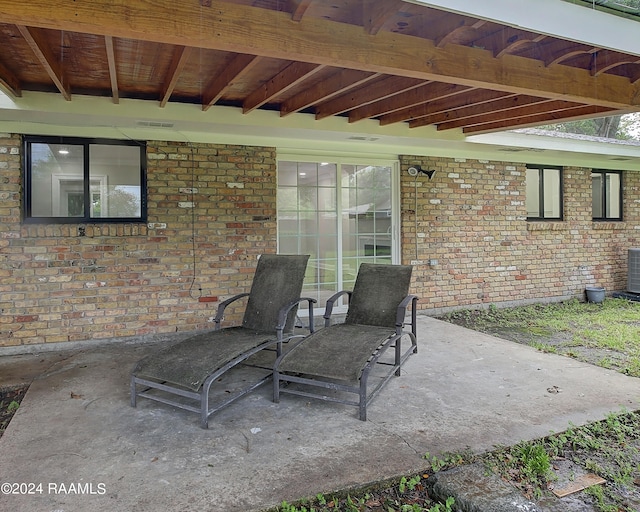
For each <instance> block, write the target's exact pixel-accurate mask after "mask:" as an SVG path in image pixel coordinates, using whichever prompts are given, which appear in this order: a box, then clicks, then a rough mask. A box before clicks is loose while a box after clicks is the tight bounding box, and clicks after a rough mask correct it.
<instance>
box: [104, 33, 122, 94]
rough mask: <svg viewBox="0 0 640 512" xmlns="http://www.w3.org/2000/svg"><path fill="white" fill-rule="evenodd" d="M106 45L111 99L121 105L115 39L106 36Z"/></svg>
mask: <svg viewBox="0 0 640 512" xmlns="http://www.w3.org/2000/svg"><path fill="white" fill-rule="evenodd" d="M104 45H105V48H106V50H107V62H108V63H109V80H110V82H111V97H112V98H113V102H114V103H116V104H118V103H120V95H119V93H118V73H117V71H116V52H115V50H114V48H113V37H111V36H104Z"/></svg>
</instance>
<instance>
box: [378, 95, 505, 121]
mask: <svg viewBox="0 0 640 512" xmlns="http://www.w3.org/2000/svg"><path fill="white" fill-rule="evenodd" d="M463 93H464V94H463ZM506 96H512V95H511V94H509V93H507V92H501V91H487V90H484V89H482V90H478V91H474V92H473V94H470V93H469V91H466V90H463V91H461V92H460V93H458V94H454V95H452V96H448V97H445V98H441V99H438V100H435V101H429V102H428V103H423V104H421V105H417V106H415V107H411V108H408V109H403V110H399V111H397V112H392V113H391V114H388V115H386V116H382V117H381V118H380V125H381V126H385V125H388V124H393V123H399V122H402V121H411V122H410V123H409V126H411V125H412V123H413V124H414V125H415V126H420V125H419V124H417V123H418V122H419V121H417V120H418V119H420V118H421V117H426V116H430V115H433V114H436V113H438V112H446V111H448V110H453V109H456V108H460V107H463V106H465V105H469V104H477V103H486V102H489V101H493V100H496V99H499V98H504V97H506Z"/></svg>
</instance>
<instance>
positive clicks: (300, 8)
mask: <svg viewBox="0 0 640 512" xmlns="http://www.w3.org/2000/svg"><path fill="white" fill-rule="evenodd" d="M296 3H297V5H296V7H295V9H294V10H293V14H292V15H291V19H292V20H293V21H300V20H301V19H302V17H303V16H304V13H305V12H307V9H308V8H309V7H310V6H311V4H312V3H313V0H297V2H296Z"/></svg>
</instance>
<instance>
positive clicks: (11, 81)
mask: <svg viewBox="0 0 640 512" xmlns="http://www.w3.org/2000/svg"><path fill="white" fill-rule="evenodd" d="M0 87H2V88H3V89H4V90H5V91H6V92H7V93H8V94H9V95H11V96H13V97H15V98H20V97H22V86H21V85H20V79H19V78H18V77H17V76H16V75H15V74H14V73H13V71H11V70H10V69H8V68H7V67H6V66H5V65H4V64H3V63H2V61H1V60H0Z"/></svg>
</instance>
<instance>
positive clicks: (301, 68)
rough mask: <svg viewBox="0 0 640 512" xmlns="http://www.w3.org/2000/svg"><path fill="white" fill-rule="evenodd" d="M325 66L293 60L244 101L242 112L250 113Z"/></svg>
mask: <svg viewBox="0 0 640 512" xmlns="http://www.w3.org/2000/svg"><path fill="white" fill-rule="evenodd" d="M324 67H325V66H323V65H317V64H308V63H306V62H293V63H291V64H289V65H288V66H287V67H286V68H285V69H283V70H282V71H281V72H280V73H278V74H277V75H276V76H274V77H273V78H271V79H270V80H268V81H266V82H265V83H264V84H262V85H261V86H260V87H258V88H257V89H256V90H255V91H253V92H252V93H251V94H249V96H247V98H246V99H245V100H244V102H243V103H242V113H243V114H248V113H249V112H251V111H252V110H255V109H256V108H258V107H260V106H262V105H264V104H265V103H267V102H268V101H269V100H271V99H272V98H275V97H276V96H277V95H279V94H282V93H284V92H286V91H288V90H289V89H291V88H293V87H295V86H296V85H298V84H300V83H302V82H303V81H304V80H306V79H307V78H309V77H311V76H313V75H315V74H316V73H318V72H319V71H322V70H323V69H324Z"/></svg>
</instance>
